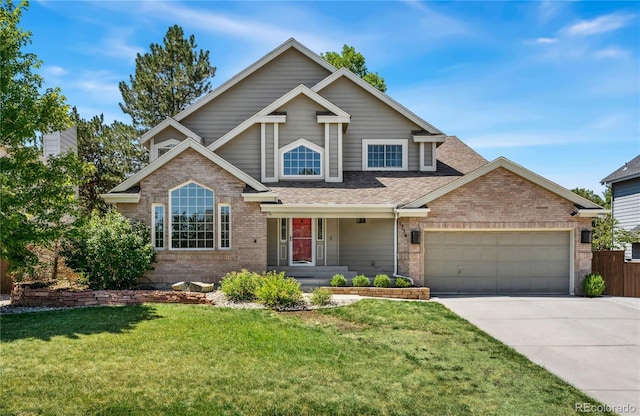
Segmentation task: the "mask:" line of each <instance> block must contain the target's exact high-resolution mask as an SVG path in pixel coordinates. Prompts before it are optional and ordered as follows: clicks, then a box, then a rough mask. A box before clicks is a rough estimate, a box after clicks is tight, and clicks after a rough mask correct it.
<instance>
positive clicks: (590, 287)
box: [582, 273, 604, 298]
mask: <svg viewBox="0 0 640 416" xmlns="http://www.w3.org/2000/svg"><path fill="white" fill-rule="evenodd" d="M582 290H583V291H584V295H585V296H586V297H589V298H596V297H598V296H602V294H603V293H604V279H603V278H602V276H600V275H599V274H597V273H589V274H588V275H586V276H585V277H584V280H583V281H582Z"/></svg>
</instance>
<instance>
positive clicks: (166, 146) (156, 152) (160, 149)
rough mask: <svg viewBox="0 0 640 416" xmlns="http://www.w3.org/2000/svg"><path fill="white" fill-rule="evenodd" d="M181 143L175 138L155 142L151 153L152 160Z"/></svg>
mask: <svg viewBox="0 0 640 416" xmlns="http://www.w3.org/2000/svg"><path fill="white" fill-rule="evenodd" d="M180 143H181V141H180V140H178V139H176V138H173V139H168V140H163V141H161V142H160V143H157V144H156V143H154V144H152V146H151V152H150V153H149V157H150V160H149V161H150V162H152V161H154V160H155V159H157V158H159V157H160V156H162V155H164V154H165V153H167V152H169V151H170V150H171V149H173V148H174V147H176V146H177V145H179V144H180Z"/></svg>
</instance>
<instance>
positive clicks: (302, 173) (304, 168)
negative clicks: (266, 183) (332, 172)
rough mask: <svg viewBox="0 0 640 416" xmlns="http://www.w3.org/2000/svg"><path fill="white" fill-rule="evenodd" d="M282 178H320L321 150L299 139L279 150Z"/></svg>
mask: <svg viewBox="0 0 640 416" xmlns="http://www.w3.org/2000/svg"><path fill="white" fill-rule="evenodd" d="M281 152H282V156H281V159H282V176H283V177H314V176H322V148H320V147H319V146H316V145H314V144H313V143H311V142H309V141H307V140H304V139H299V140H297V141H295V142H294V143H291V144H290V145H288V146H285V147H283V148H282V149H281Z"/></svg>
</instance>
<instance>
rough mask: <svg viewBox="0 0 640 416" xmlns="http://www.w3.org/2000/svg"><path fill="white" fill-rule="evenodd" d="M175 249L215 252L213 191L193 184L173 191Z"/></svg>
mask: <svg viewBox="0 0 640 416" xmlns="http://www.w3.org/2000/svg"><path fill="white" fill-rule="evenodd" d="M170 196H171V248H172V249H213V248H214V222H215V219H214V217H215V213H214V210H213V206H214V204H213V191H211V190H210V189H207V188H205V187H203V186H200V185H198V184H197V183H194V182H191V183H188V184H186V185H184V186H181V187H180V188H177V189H174V190H172V191H171V192H170Z"/></svg>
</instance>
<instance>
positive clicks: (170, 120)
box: [140, 117, 202, 144]
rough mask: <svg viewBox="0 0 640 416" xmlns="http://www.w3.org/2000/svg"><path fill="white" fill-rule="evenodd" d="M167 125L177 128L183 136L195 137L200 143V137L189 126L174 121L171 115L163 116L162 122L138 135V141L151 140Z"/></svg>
mask: <svg viewBox="0 0 640 416" xmlns="http://www.w3.org/2000/svg"><path fill="white" fill-rule="evenodd" d="M167 127H173V128H174V129H176V130H178V131H179V132H180V133H182V134H184V135H185V137H189V138H191V139H195V140H196V141H197V142H198V143H202V137H200V136H198V135H197V134H195V133H194V132H193V131H191V130H190V129H189V128H187V127H185V126H183V125H182V124H180V123H179V122H178V121H176V120H175V119H173V118H171V117H167V118H165V119H164V121H162V123H160V124H158V125H157V126H155V127H154V128H152V129H151V130H149V131H148V132H146V133H145V134H143V135H142V137H140V143H142V144H145V143H146V142H148V141H149V140H151V139H152V138H153V137H154V136H155V135H157V134H158V133H160V132H161V131H163V130H164V129H166V128H167Z"/></svg>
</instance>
